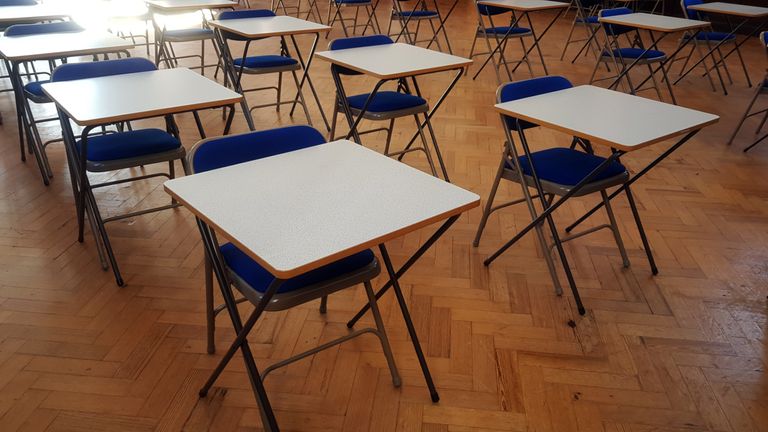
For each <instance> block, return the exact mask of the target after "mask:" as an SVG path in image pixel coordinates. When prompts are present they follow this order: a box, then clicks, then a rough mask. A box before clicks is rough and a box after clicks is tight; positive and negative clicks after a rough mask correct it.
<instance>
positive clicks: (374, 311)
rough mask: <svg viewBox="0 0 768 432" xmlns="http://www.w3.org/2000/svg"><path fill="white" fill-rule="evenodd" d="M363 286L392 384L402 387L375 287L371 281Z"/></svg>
mask: <svg viewBox="0 0 768 432" xmlns="http://www.w3.org/2000/svg"><path fill="white" fill-rule="evenodd" d="M363 285H364V286H365V294H366V295H367V296H368V304H369V305H370V306H371V315H373V320H374V322H376V330H378V332H377V336H378V337H379V341H381V349H382V350H383V351H384V357H386V359H387V366H389V373H390V374H391V375H392V384H393V385H394V386H395V387H400V384H402V380H401V379H400V373H399V372H398V371H397V364H395V356H394V355H393V354H392V348H391V347H390V346H389V339H388V338H387V331H386V330H385V329H384V320H382V319H381V313H380V312H379V306H378V304H377V303H376V296H375V295H374V294H373V287H371V282H370V281H365V282H364V283H363ZM323 298H325V297H323Z"/></svg>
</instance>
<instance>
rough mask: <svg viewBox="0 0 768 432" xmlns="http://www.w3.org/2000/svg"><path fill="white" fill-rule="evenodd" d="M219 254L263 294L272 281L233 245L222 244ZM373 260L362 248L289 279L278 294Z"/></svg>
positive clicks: (360, 266) (344, 272) (350, 269)
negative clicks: (359, 250)
mask: <svg viewBox="0 0 768 432" xmlns="http://www.w3.org/2000/svg"><path fill="white" fill-rule="evenodd" d="M221 255H222V256H223V258H224V261H225V262H226V263H227V266H228V267H229V269H230V270H231V271H233V272H234V273H236V274H237V275H238V276H239V277H240V278H241V279H243V280H244V281H245V282H246V283H247V284H248V285H250V286H251V287H252V288H253V289H255V290H256V291H258V292H260V293H263V292H265V291H266V290H267V288H268V287H269V284H271V283H272V281H274V280H275V277H274V276H272V274H271V273H270V272H268V271H267V270H266V269H264V267H262V266H261V265H259V264H258V263H257V262H256V261H254V260H252V259H251V258H250V257H248V255H246V254H245V253H243V252H242V251H240V249H238V248H237V247H236V246H235V245H233V244H231V243H227V244H224V245H222V246H221ZM374 260H375V257H374V255H373V252H371V251H370V249H368V250H364V251H362V252H358V253H356V254H354V255H350V256H348V257H346V258H342V259H340V260H338V261H335V262H332V263H330V264H327V265H325V266H323V267H320V268H318V269H315V270H312V271H310V272H307V273H304V274H302V275H299V276H296V277H294V278H291V279H288V280H286V281H285V282H283V284H282V285H281V286H280V288H278V290H277V292H278V293H286V292H290V291H294V290H297V289H301V288H306V287H308V286H310V285H313V284H317V283H321V282H324V281H327V280H330V279H333V278H335V277H339V276H343V275H345V274H347V273H350V272H353V271H356V270H360V269H362V268H364V267H365V266H367V265H369V264H371V263H372V262H373V261H374Z"/></svg>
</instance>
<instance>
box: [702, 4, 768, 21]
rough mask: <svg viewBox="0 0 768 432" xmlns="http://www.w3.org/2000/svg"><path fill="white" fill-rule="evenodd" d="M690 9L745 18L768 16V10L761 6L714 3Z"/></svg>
mask: <svg viewBox="0 0 768 432" xmlns="http://www.w3.org/2000/svg"><path fill="white" fill-rule="evenodd" d="M688 9H692V10H696V11H700V12H709V13H718V14H723V15H734V16H740V17H745V18H761V17H766V16H768V8H766V7H760V6H749V5H740V4H733V3H723V2H712V3H704V4H699V5H691V6H688Z"/></svg>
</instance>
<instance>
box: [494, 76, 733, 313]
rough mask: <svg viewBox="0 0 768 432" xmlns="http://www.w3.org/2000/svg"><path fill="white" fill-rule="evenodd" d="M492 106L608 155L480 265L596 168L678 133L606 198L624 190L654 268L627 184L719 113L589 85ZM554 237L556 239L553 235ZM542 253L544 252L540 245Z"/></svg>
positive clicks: (592, 175)
mask: <svg viewBox="0 0 768 432" xmlns="http://www.w3.org/2000/svg"><path fill="white" fill-rule="evenodd" d="M495 108H496V111H497V112H499V113H500V114H501V116H502V119H504V117H505V116H509V117H515V118H518V119H520V120H524V121H528V122H531V123H534V124H537V125H540V126H544V127H547V128H550V129H554V130H556V131H560V132H563V133H565V134H567V135H570V136H573V137H577V138H580V139H581V140H582V141H584V142H585V143H587V144H588V146H591V145H590V143H591V144H596V145H599V146H603V147H606V148H610V149H611V155H610V156H609V157H608V158H606V160H605V162H603V163H601V164H600V165H599V166H598V167H597V168H595V169H594V170H593V171H592V172H591V173H589V175H587V176H586V177H585V178H584V179H583V180H581V181H580V182H579V183H578V184H576V185H575V186H574V187H573V188H572V189H571V190H570V191H569V192H568V193H566V194H564V195H563V196H562V197H561V198H560V199H559V200H557V201H554V202H552V203H551V204H550V205H549V206H548V207H547V208H545V209H544V211H543V212H542V213H540V214H539V215H538V217H536V218H535V219H534V220H533V222H531V224H529V225H528V226H526V227H525V228H523V229H522V230H521V231H519V232H518V233H517V234H516V235H515V236H514V237H513V238H512V240H510V241H509V242H507V243H506V244H505V245H504V246H502V247H501V249H499V250H498V251H496V252H495V253H494V254H493V255H491V256H490V257H488V258H487V259H486V260H485V265H489V264H490V263H491V262H492V261H493V260H495V259H496V258H497V257H498V256H499V255H501V253H503V252H504V251H505V250H506V249H508V248H509V247H510V246H512V245H513V244H514V243H515V242H517V240H519V239H520V238H522V237H523V236H524V235H525V234H526V233H528V232H529V231H530V230H531V229H533V228H535V227H536V226H537V225H539V224H540V223H542V222H544V221H545V219H546V218H547V217H548V216H549V215H550V214H552V212H554V211H555V210H556V209H557V208H558V207H560V206H561V205H562V204H563V203H564V202H566V201H567V200H568V199H569V198H570V197H572V196H573V195H574V194H576V193H578V191H579V190H580V189H582V188H583V187H584V185H586V184H587V183H589V182H590V181H591V180H592V179H593V178H595V177H596V176H597V175H598V174H599V173H600V172H601V171H603V170H604V169H605V168H607V167H608V166H610V164H611V163H612V162H613V161H615V160H618V159H619V158H620V157H621V156H623V155H625V154H627V153H631V152H633V151H636V150H639V149H642V148H645V147H648V146H651V145H654V144H657V143H661V142H663V141H666V140H669V139H672V138H677V137H681V136H682V138H679V139H678V141H677V142H676V143H675V144H673V145H672V146H671V147H669V148H668V149H666V150H664V151H663V152H662V153H661V155H659V156H658V157H657V158H656V159H654V160H653V161H652V162H651V163H649V164H648V165H647V166H645V167H644V168H643V169H641V170H640V171H638V172H637V173H636V174H635V175H634V176H632V177H631V178H630V179H629V180H628V181H627V182H626V183H624V185H622V186H621V187H619V188H618V189H616V190H615V191H614V192H612V193H611V194H610V195H609V196H608V199H609V200H610V199H613V198H615V197H616V196H617V195H619V194H620V193H621V192H625V193H626V195H627V200H628V201H629V204H630V207H631V208H632V213H633V216H634V219H635V223H636V225H637V228H638V231H639V232H640V238H641V240H642V242H643V247H644V248H645V252H646V254H647V256H648V261H649V263H650V265H651V270H652V272H653V274H657V273H658V269H657V267H656V264H655V261H654V259H653V255H652V253H651V247H650V244H649V243H648V239H647V237H646V235H645V231H644V230H643V225H642V222H641V220H640V215H639V213H638V211H637V208H636V206H635V202H634V198H633V196H632V192H631V190H630V186H631V185H632V184H633V183H634V182H636V181H637V180H638V179H640V178H641V177H642V176H644V175H645V174H646V173H647V172H648V171H650V170H651V169H652V168H653V167H655V166H656V165H657V164H658V163H659V162H661V161H663V160H664V159H666V158H667V157H668V156H669V155H670V154H672V152H674V151H675V150H677V149H678V148H679V147H680V146H681V145H683V144H684V143H685V142H687V141H688V140H689V139H691V138H692V137H693V136H694V135H696V133H698V132H699V131H700V130H701V129H702V128H704V127H706V126H708V125H711V124H713V123H716V122H717V121H718V120H719V117H718V116H716V115H713V114H708V113H704V112H700V111H695V110H692V109H688V108H683V107H679V106H675V105H670V104H666V103H663V102H658V101H655V100H651V99H645V98H642V97H639V96H633V95H629V94H626V93H621V92H617V91H613V90H608V89H604V88H601V87H595V86H588V85H585V86H580V87H573V88H569V89H566V90H560V91H556V92H552V93H546V94H543V95H539V96H533V97H529V98H524V99H518V100H515V101H512V102H506V103H501V104H497V105H496V106H495ZM505 131H506V134H507V139H508V140H509V141H510V142H513V141H512V140H513V138H512V136H511V134H510V131H509V129H508V128H505ZM523 190H524V193H526V194H529V192H528V190H527V188H523ZM538 192H539V193H540V194H541V193H543V191H538ZM602 206H603V203H602V202H601V203H600V204H599V205H597V206H595V207H594V208H592V209H591V210H590V211H589V212H587V213H586V214H585V215H584V216H582V217H581V218H579V219H578V220H577V221H576V222H574V223H573V224H571V225H570V226H569V227H568V228H566V232H570V231H571V230H572V229H573V228H575V227H576V226H577V225H578V224H579V223H581V222H583V221H584V220H586V219H587V218H588V217H589V216H590V215H592V214H593V213H594V212H595V211H597V210H598V209H599V208H600V207H602ZM555 241H556V242H558V240H557V238H556V239H555ZM545 253H547V252H546V251H545ZM561 258H563V263H562V264H563V267H564V269H565V272H566V276H567V277H568V282H569V284H570V286H571V289H572V291H573V292H574V296H575V297H576V298H575V300H576V303H577V306H578V309H579V313H580V314H582V315H583V314H584V313H585V309H584V306H583V305H582V304H581V300H580V298H579V297H578V291H577V289H576V285H575V282H574V279H573V275H572V274H571V270H570V268H569V266H568V262H567V260H566V259H565V256H564V255H563V256H562V257H561Z"/></svg>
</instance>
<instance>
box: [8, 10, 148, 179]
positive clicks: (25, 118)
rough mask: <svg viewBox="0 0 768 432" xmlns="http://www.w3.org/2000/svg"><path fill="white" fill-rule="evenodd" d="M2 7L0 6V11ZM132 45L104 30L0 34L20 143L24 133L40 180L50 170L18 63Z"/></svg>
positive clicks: (110, 50) (75, 55)
mask: <svg viewBox="0 0 768 432" xmlns="http://www.w3.org/2000/svg"><path fill="white" fill-rule="evenodd" d="M2 9H3V8H0V10H2ZM131 48H133V44H132V43H130V42H128V41H126V40H124V39H122V38H119V37H117V36H114V35H112V34H109V33H106V32H91V31H84V32H78V33H48V34H40V35H32V36H13V37H0V57H2V58H3V59H5V60H6V61H7V62H8V63H10V71H9V77H10V79H11V84H12V86H13V91H14V95H15V102H16V118H17V120H18V130H19V144H20V145H21V148H22V154H24V134H25V133H26V136H27V140H28V142H29V143H31V145H30V147H31V148H32V151H33V154H34V155H35V159H36V160H37V164H38V167H39V168H40V174H41V175H42V176H43V183H45V184H46V185H47V184H48V183H49V181H48V178H49V177H50V176H51V170H50V167H49V166H48V160H47V158H46V157H45V150H44V149H43V147H42V143H41V142H38V140H37V139H36V138H35V137H33V136H32V128H33V125H32V124H31V121H32V118H33V117H32V116H31V113H28V112H25V109H26V106H27V105H26V104H25V103H24V97H25V96H24V83H23V81H22V79H21V74H20V73H19V66H20V65H21V64H22V63H24V62H31V61H50V60H58V59H64V58H68V57H79V56H85V55H96V54H108V53H113V52H117V51H123V50H128V49H131Z"/></svg>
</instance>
